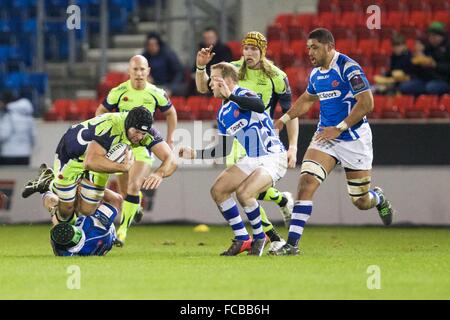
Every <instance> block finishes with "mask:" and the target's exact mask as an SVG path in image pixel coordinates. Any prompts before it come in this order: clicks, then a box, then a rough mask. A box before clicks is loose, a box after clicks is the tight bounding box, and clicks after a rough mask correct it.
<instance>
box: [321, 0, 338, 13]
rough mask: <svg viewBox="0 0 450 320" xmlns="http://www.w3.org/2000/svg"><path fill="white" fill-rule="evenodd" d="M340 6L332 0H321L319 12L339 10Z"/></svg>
mask: <svg viewBox="0 0 450 320" xmlns="http://www.w3.org/2000/svg"><path fill="white" fill-rule="evenodd" d="M338 11H339V8H338V6H337V5H336V4H335V3H334V2H332V1H330V0H319V3H318V5H317V12H338Z"/></svg>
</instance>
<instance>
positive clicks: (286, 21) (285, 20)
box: [275, 13, 295, 31]
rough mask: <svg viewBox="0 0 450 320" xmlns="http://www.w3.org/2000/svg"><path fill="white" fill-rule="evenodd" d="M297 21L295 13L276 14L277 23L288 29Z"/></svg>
mask: <svg viewBox="0 0 450 320" xmlns="http://www.w3.org/2000/svg"><path fill="white" fill-rule="evenodd" d="M294 21H295V13H282V14H279V15H277V16H276V18H275V23H276V24H279V25H280V27H281V28H282V29H283V30H285V31H287V30H288V28H289V26H290V25H291V24H293V22H294Z"/></svg>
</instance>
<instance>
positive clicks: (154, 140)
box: [141, 128, 164, 152]
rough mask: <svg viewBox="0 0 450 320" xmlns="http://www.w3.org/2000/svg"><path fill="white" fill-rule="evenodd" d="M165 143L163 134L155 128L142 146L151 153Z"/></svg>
mask: <svg viewBox="0 0 450 320" xmlns="http://www.w3.org/2000/svg"><path fill="white" fill-rule="evenodd" d="M163 141H164V139H163V137H162V136H161V134H160V133H159V132H158V131H157V130H156V129H155V128H151V129H150V132H149V134H148V135H147V136H146V137H145V138H144V140H143V141H142V142H141V144H142V145H143V146H145V147H146V148H147V150H148V151H150V152H151V151H152V148H153V147H154V146H155V145H157V144H158V143H160V142H163Z"/></svg>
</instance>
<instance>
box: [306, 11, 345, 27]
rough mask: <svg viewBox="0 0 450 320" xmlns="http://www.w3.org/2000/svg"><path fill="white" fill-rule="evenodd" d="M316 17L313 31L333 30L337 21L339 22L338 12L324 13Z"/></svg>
mask: <svg viewBox="0 0 450 320" xmlns="http://www.w3.org/2000/svg"><path fill="white" fill-rule="evenodd" d="M319 12H320V14H319V15H318V16H316V18H315V19H314V20H313V23H312V25H311V29H315V28H326V29H328V30H332V29H333V27H334V25H335V23H336V21H339V14H338V13H337V12H336V13H334V12H322V11H319Z"/></svg>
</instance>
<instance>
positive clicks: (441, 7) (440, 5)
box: [429, 0, 450, 12]
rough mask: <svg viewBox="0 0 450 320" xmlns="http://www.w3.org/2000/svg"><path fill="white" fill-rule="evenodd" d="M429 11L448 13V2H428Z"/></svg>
mask: <svg viewBox="0 0 450 320" xmlns="http://www.w3.org/2000/svg"><path fill="white" fill-rule="evenodd" d="M429 2H430V6H431V10H432V11H434V12H436V11H448V10H450V1H443V0H429Z"/></svg>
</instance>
